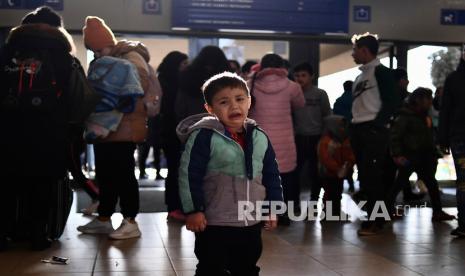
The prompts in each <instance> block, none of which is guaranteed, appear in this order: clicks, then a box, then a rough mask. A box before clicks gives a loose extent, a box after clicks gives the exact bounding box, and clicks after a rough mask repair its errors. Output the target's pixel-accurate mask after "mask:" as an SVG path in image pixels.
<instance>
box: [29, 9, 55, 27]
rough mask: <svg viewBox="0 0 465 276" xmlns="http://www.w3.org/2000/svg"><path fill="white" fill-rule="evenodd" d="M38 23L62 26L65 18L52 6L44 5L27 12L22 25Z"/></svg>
mask: <svg viewBox="0 0 465 276" xmlns="http://www.w3.org/2000/svg"><path fill="white" fill-rule="evenodd" d="M38 23H43V24H48V25H50V26H53V27H62V26H63V19H62V18H61V16H60V15H59V14H58V13H56V12H55V11H54V10H53V9H52V8H50V7H47V6H42V7H39V8H37V9H35V10H34V11H32V12H30V13H28V14H26V15H25V16H24V17H23V19H22V20H21V25H24V24H38Z"/></svg>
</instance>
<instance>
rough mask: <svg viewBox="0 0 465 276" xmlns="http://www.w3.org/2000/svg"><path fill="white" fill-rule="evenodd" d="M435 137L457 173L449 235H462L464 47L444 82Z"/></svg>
mask: <svg viewBox="0 0 465 276" xmlns="http://www.w3.org/2000/svg"><path fill="white" fill-rule="evenodd" d="M438 140H439V145H440V146H441V148H442V149H443V151H444V152H448V150H449V148H450V149H451V151H452V155H453V157H454V164H455V171H456V174H457V181H456V185H457V196H456V197H457V209H458V221H459V226H458V227H457V228H456V229H455V230H453V231H452V232H451V234H452V235H455V236H465V165H464V164H465V47H464V49H463V53H462V58H461V60H460V64H459V66H458V68H457V70H456V71H454V72H452V73H451V74H450V75H449V76H448V77H447V78H446V82H445V83H444V94H443V96H442V102H441V110H440V112H439V135H438Z"/></svg>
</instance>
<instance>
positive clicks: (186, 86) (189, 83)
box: [175, 46, 231, 122]
mask: <svg viewBox="0 0 465 276" xmlns="http://www.w3.org/2000/svg"><path fill="white" fill-rule="evenodd" d="M230 70H231V69H230V67H229V62H228V60H227V59H226V56H225V55H224V53H223V51H222V50H221V49H220V48H218V47H216V46H205V47H204V48H202V50H201V51H200V53H199V54H198V56H197V57H196V58H195V59H194V60H193V61H192V63H191V64H190V65H189V66H188V67H187V68H186V70H185V71H184V72H182V73H181V75H180V80H179V84H180V85H179V91H178V92H179V93H178V94H177V96H176V105H175V108H176V118H177V122H180V121H182V120H183V119H184V118H187V117H189V116H191V115H195V114H199V113H204V112H205V107H204V104H205V103H204V99H203V95H202V90H201V88H202V85H203V83H204V82H205V81H206V80H208V79H209V78H210V77H212V76H214V75H216V74H219V73H223V72H224V71H230Z"/></svg>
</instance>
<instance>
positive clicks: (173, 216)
mask: <svg viewBox="0 0 465 276" xmlns="http://www.w3.org/2000/svg"><path fill="white" fill-rule="evenodd" d="M167 220H169V221H186V216H185V215H184V214H183V213H182V212H181V210H174V211H171V212H169V213H168V217H167Z"/></svg>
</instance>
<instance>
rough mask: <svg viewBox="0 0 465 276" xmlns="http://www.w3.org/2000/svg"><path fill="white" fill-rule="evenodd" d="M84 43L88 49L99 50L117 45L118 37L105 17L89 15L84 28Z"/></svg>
mask: <svg viewBox="0 0 465 276" xmlns="http://www.w3.org/2000/svg"><path fill="white" fill-rule="evenodd" d="M82 33H83V35H84V44H85V45H86V48H87V49H90V50H92V51H99V50H102V49H103V48H105V47H108V46H115V45H116V38H115V35H114V34H113V32H112V31H111V29H110V28H109V27H108V26H107V25H106V24H105V21H103V19H101V18H99V17H96V16H88V17H87V18H86V25H85V26H84V28H82Z"/></svg>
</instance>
